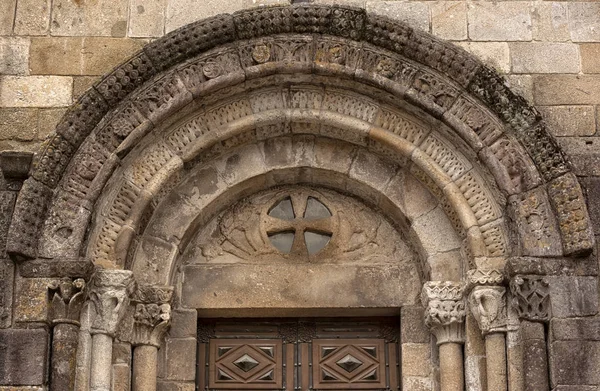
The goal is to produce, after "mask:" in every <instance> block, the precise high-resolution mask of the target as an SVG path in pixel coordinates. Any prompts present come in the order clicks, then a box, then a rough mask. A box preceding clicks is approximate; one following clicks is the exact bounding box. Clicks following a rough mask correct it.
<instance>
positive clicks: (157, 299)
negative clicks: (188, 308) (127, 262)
mask: <svg viewBox="0 0 600 391" xmlns="http://www.w3.org/2000/svg"><path fill="white" fill-rule="evenodd" d="M172 298H173V287H172V286H163V285H138V286H137V289H136V290H135V291H134V292H133V295H132V296H131V301H133V302H135V303H145V304H168V303H170V302H171V299H172Z"/></svg>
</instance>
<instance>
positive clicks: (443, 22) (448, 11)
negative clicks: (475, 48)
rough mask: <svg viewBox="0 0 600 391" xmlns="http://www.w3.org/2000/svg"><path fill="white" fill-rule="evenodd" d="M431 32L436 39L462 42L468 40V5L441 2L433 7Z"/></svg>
mask: <svg viewBox="0 0 600 391" xmlns="http://www.w3.org/2000/svg"><path fill="white" fill-rule="evenodd" d="M431 32H432V33H433V35H435V36H436V37H440V38H442V39H450V40H453V41H462V40H465V39H467V4H466V3H464V2H457V1H456V2H455V1H440V2H437V3H433V4H432V5H431Z"/></svg>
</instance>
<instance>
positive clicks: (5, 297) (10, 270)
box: [0, 259, 15, 328]
mask: <svg viewBox="0 0 600 391" xmlns="http://www.w3.org/2000/svg"><path fill="white" fill-rule="evenodd" d="M14 275H15V269H14V264H13V262H12V261H11V260H10V259H0V328H7V327H10V325H11V322H12V301H13V280H14Z"/></svg>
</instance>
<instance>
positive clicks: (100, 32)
mask: <svg viewBox="0 0 600 391" xmlns="http://www.w3.org/2000/svg"><path fill="white" fill-rule="evenodd" d="M127 4H128V2H127V0H112V1H96V2H78V1H71V0H55V1H54V2H53V3H52V22H51V29H50V31H51V34H52V35H66V36H86V35H88V36H112V37H124V36H125V34H126V33H127V11H128V6H127Z"/></svg>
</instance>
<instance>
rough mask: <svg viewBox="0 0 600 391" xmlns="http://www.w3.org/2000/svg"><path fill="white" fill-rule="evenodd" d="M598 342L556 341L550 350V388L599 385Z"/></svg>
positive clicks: (599, 355) (599, 348)
mask: <svg viewBox="0 0 600 391" xmlns="http://www.w3.org/2000/svg"><path fill="white" fill-rule="evenodd" d="M599 362H600V342H599V341H581V340H580V341H556V342H553V343H552V344H551V348H550V365H551V368H550V380H551V382H552V386H553V387H556V386H559V385H598V384H600V365H598V363H599Z"/></svg>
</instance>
